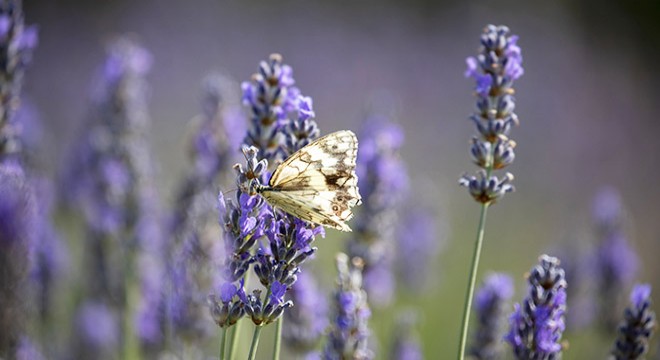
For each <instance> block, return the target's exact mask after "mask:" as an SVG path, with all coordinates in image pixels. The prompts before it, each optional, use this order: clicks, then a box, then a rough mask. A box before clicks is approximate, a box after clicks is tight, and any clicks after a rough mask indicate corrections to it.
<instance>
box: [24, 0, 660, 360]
mask: <svg viewBox="0 0 660 360" xmlns="http://www.w3.org/2000/svg"><path fill="white" fill-rule="evenodd" d="M24 8H25V14H26V23H28V24H32V23H36V24H38V25H39V27H40V31H39V33H40V43H39V47H38V48H37V50H36V52H35V54H34V60H33V64H32V65H31V68H30V69H29V70H28V73H27V77H26V85H25V90H24V94H25V97H26V98H27V101H29V102H30V103H31V104H33V105H34V107H35V109H36V110H37V111H38V112H39V114H40V118H41V120H42V133H43V134H44V136H43V140H42V143H41V144H40V151H39V153H40V160H39V161H40V166H41V167H42V168H43V169H45V171H46V173H48V174H51V175H52V176H53V177H54V178H55V177H56V175H57V174H58V172H59V171H61V170H60V169H61V166H62V164H63V162H64V161H66V159H67V151H69V150H70V148H71V143H72V142H73V141H74V140H75V139H76V136H75V134H77V133H78V129H80V128H81V127H82V125H83V122H84V121H85V119H86V114H87V112H88V110H89V96H90V88H91V79H92V74H93V73H94V71H95V70H96V68H97V67H98V66H99V64H100V63H101V62H102V60H103V57H104V48H105V45H106V44H107V43H108V41H109V40H110V39H112V38H113V37H114V36H116V35H121V34H126V33H131V34H134V36H135V37H137V38H138V39H139V40H140V42H141V43H142V45H144V46H145V47H146V48H147V49H148V50H149V51H151V52H152V54H153V57H154V66H153V70H152V72H151V74H150V75H149V81H150V85H151V90H150V114H151V117H152V126H151V129H152V130H151V132H150V134H149V138H150V141H151V147H152V150H153V153H154V155H155V158H156V160H157V162H158V165H157V172H158V177H157V178H158V184H159V189H160V194H161V195H162V197H163V199H164V203H165V204H168V205H171V204H172V201H173V190H174V188H175V185H176V184H177V183H178V182H179V181H180V179H181V175H182V174H183V172H184V170H185V168H186V164H187V157H186V151H185V146H186V141H187V139H186V134H187V132H188V131H189V130H188V122H189V120H190V119H191V118H192V117H193V116H194V115H195V114H197V113H199V108H200V96H201V87H200V83H201V80H202V78H203V77H204V76H205V75H206V74H207V73H209V72H210V71H212V70H220V71H223V72H224V73H226V74H229V75H230V76H232V77H233V78H234V79H236V80H237V81H244V80H247V79H249V76H250V75H251V74H252V73H254V72H255V71H256V69H257V64H258V62H259V61H260V60H262V59H265V58H266V57H267V56H268V54H270V53H272V52H278V53H280V54H282V55H283V56H284V61H285V63H288V64H289V65H291V66H292V67H293V70H294V76H295V79H296V81H297V85H298V87H299V88H300V89H301V90H302V91H303V93H304V94H305V95H308V96H311V97H312V98H313V100H314V107H315V110H316V114H317V122H318V124H319V126H320V127H321V130H322V132H323V133H329V132H332V131H335V130H340V129H352V130H356V131H357V130H359V127H360V125H359V124H360V122H361V121H362V120H363V118H364V114H365V109H366V107H367V104H369V103H370V101H372V100H373V99H374V98H382V97H383V94H386V96H387V98H388V99H389V101H388V104H389V106H391V108H392V111H394V112H395V114H396V118H397V121H398V123H399V124H400V125H401V126H402V127H403V129H404V130H405V136H406V142H405V145H404V146H403V149H402V157H403V158H404V159H405V162H406V164H407V167H408V171H409V174H410V179H411V183H412V186H411V188H412V189H413V191H412V195H411V196H412V198H413V201H414V203H415V204H418V205H419V206H420V207H426V208H432V209H434V211H435V213H436V214H437V216H438V225H439V229H440V234H439V235H438V241H443V242H444V243H445V244H446V245H445V246H444V248H443V252H442V254H441V255H440V256H439V257H438V258H437V261H436V262H435V264H434V268H433V269H432V270H431V271H432V274H431V278H432V279H433V280H432V281H430V283H429V288H428V291H425V292H424V294H423V295H414V296H413V295H410V294H399V295H400V296H399V297H398V299H399V300H397V305H396V308H397V309H398V308H404V307H414V308H417V309H418V310H419V311H420V314H421V316H420V319H421V323H420V324H419V331H420V335H421V340H422V343H423V347H424V351H425V353H426V355H427V357H428V358H451V357H453V356H455V353H456V344H457V342H458V333H459V329H460V317H461V309H462V302H463V299H464V291H465V284H466V281H467V276H468V267H469V259H470V256H471V251H472V245H473V239H474V236H475V232H476V225H477V220H478V218H477V217H478V206H477V204H476V203H474V201H472V200H471V198H470V197H469V195H468V194H467V192H466V191H465V190H464V189H462V188H460V187H458V185H457V179H458V177H459V176H460V175H461V174H462V173H463V172H466V171H468V172H472V171H473V170H474V169H475V167H474V165H472V164H471V162H470V157H469V153H468V149H469V146H468V140H469V138H470V137H471V135H472V133H473V131H474V130H473V126H472V124H471V123H470V122H469V121H468V120H467V116H468V115H469V114H470V113H471V111H472V110H473V108H474V97H473V96H472V91H473V84H472V81H470V80H467V79H465V78H464V75H463V73H464V70H465V58H466V57H467V56H470V55H474V54H476V51H477V49H478V46H479V42H478V39H479V35H480V34H481V30H482V28H483V27H484V26H485V25H486V24H491V23H492V24H505V25H508V26H509V27H510V28H511V30H512V32H513V33H514V34H518V35H519V36H520V40H519V43H518V44H519V45H520V46H521V48H522V51H523V56H524V63H523V66H524V68H525V75H524V76H523V77H522V78H521V79H520V80H519V81H518V82H517V83H516V86H515V87H516V99H517V108H516V109H517V111H516V112H517V114H518V115H519V117H520V119H521V126H519V127H517V128H515V129H514V131H513V133H512V138H513V139H514V140H515V141H516V142H517V144H518V146H517V147H516V162H515V163H514V164H513V165H512V166H511V167H510V168H509V169H508V170H509V171H511V172H512V173H513V174H514V175H515V177H516V180H515V185H516V187H517V192H516V193H514V194H511V195H509V196H507V197H506V198H505V199H504V201H502V202H501V203H498V204H497V205H496V206H495V207H494V208H493V209H492V211H491V212H490V216H489V218H488V224H487V231H486V238H485V243H484V248H483V256H482V263H481V267H480V274H484V273H485V272H487V271H489V270H496V271H505V272H509V273H510V274H512V275H513V276H514V278H515V279H516V290H517V291H516V295H515V296H514V299H515V300H516V301H519V300H520V299H521V298H522V297H523V296H524V291H525V283H524V277H523V274H524V273H525V272H527V271H528V270H529V268H530V267H531V266H532V265H533V264H534V263H535V262H536V258H537V256H538V255H540V254H541V253H543V252H552V251H558V250H557V249H559V248H561V247H562V246H563V245H564V244H575V243H586V244H588V243H589V242H593V241H595V239H594V235H593V224H592V217H591V206H592V202H593V198H594V196H595V194H596V193H597V191H598V189H600V188H601V187H602V186H613V187H615V188H616V189H618V191H619V192H620V194H621V197H622V199H623V203H624V205H625V209H626V214H627V216H626V229H627V231H628V236H629V239H630V241H631V243H632V244H633V246H634V247H635V249H636V250H637V252H638V254H639V257H640V260H641V263H642V266H641V270H640V272H639V274H638V276H637V278H638V280H639V281H643V282H650V283H651V284H652V285H653V286H654V289H658V286H660V281H659V280H658V278H657V277H656V276H655V275H656V274H658V272H660V264H659V263H658V261H657V258H658V256H657V254H658V250H660V247H659V246H658V241H659V240H660V236H659V235H658V234H660V221H658V214H660V187H658V186H657V185H656V184H657V183H658V176H659V175H660V171H659V170H658V169H659V165H660V155H658V154H660V141H657V138H658V134H660V125H659V124H660V122H658V114H660V101H658V100H659V99H660V90H659V89H660V87H658V86H657V84H658V81H659V80H660V72H659V71H658V67H657V64H658V60H660V56H659V55H660V51H659V49H660V22H658V19H660V17H659V16H660V5H658V3H656V2H654V1H650V0H649V1H635V2H628V1H624V0H618V1H606V2H602V1H595V0H587V1H580V2H575V1H544V2H541V1H527V2H519V1H499V0H498V1H431V0H419V1H407V2H396V1H367V0H364V1H332V2H330V1H327V2H322V1H297V0H295V1H294V0H282V1H277V2H273V1H215V0H199V1H185V2H184V1H175V0H158V1H156V0H152V1H143V0H140V1H121V0H115V1H83V0H78V1H75V0H52V1H26V2H25V4H24ZM236 91H237V94H238V93H239V91H240V89H238V88H237V89H236ZM67 223H68V221H67V220H66V219H61V218H60V219H59V225H60V227H61V228H63V229H62V230H63V231H64V232H65V233H66V232H67V228H66V224H67ZM74 235H75V234H74ZM342 236H343V234H338V233H337V232H334V231H329V236H328V238H326V239H325V240H321V241H319V242H318V243H317V246H318V247H319V248H320V249H319V259H318V260H317V261H316V263H315V265H314V266H313V268H314V271H315V272H316V273H317V274H318V275H319V277H320V279H321V282H322V284H324V286H326V287H330V286H331V285H332V283H333V278H334V270H333V269H334V268H333V265H332V263H333V260H332V259H333V256H334V253H335V252H336V251H338V250H340V249H342V248H343V245H342V240H343V237H342ZM74 238H75V236H74ZM72 241H73V243H72V244H74V245H75V244H76V243H75V241H76V240H72ZM76 270H80V269H74V271H76ZM569 289H570V284H569ZM569 291H570V290H569ZM656 291H657V290H656ZM569 307H570V304H569ZM395 312H396V311H395V310H385V311H375V312H374V317H373V319H372V324H373V325H374V330H375V332H376V334H377V336H378V339H379V341H378V343H379V344H380V345H381V346H382V347H383V348H382V349H381V350H382V352H381V355H380V356H379V358H382V357H384V355H383V354H384V353H385V352H384V351H385V349H386V347H387V345H386V344H388V342H389V341H390V337H391V330H392V327H393V319H394V317H395V316H394V314H395ZM265 336H269V335H265ZM564 338H565V339H567V340H568V341H569V342H570V348H569V350H568V351H567V352H566V353H565V358H567V359H587V358H603V357H604V356H605V354H606V352H607V351H608V349H609V347H610V345H609V344H610V343H611V340H612V339H610V338H608V337H607V336H606V335H602V334H599V333H596V332H590V331H588V330H585V331H579V332H569V333H567V334H566V335H565V336H564ZM266 343H268V340H264V344H266ZM266 346H268V345H264V347H266ZM651 348H652V350H651V353H652V355H653V356H654V354H655V352H656V351H655V348H656V345H655V343H654V344H653V345H652V347H651ZM594 354H599V355H598V356H596V355H594ZM600 354H602V355H600Z"/></svg>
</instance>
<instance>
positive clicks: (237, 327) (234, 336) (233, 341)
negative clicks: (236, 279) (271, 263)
mask: <svg viewBox="0 0 660 360" xmlns="http://www.w3.org/2000/svg"><path fill="white" fill-rule="evenodd" d="M249 278H250V272H249V271H248V272H246V273H245V276H244V277H243V279H244V280H243V282H244V284H246V285H247V284H248V280H249ZM243 322H244V321H242V319H239V320H238V322H237V323H236V324H235V325H234V326H233V328H234V331H233V332H232V333H231V343H230V348H229V355H228V356H227V359H229V360H234V352H235V351H236V347H237V346H238V334H239V333H240V332H241V324H242V323H243Z"/></svg>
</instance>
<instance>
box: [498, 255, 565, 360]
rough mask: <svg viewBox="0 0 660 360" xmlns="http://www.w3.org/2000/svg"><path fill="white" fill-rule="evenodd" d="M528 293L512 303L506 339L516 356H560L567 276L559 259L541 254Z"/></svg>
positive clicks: (548, 358)
mask: <svg viewBox="0 0 660 360" xmlns="http://www.w3.org/2000/svg"><path fill="white" fill-rule="evenodd" d="M527 282H528V283H529V292H528V295H527V297H525V299H524V300H523V301H522V303H520V304H515V306H514V309H515V310H514V312H513V314H512V315H511V317H510V318H509V325H510V330H509V333H508V334H507V335H506V337H505V340H506V341H507V342H508V343H509V344H510V345H511V348H512V349H513V354H514V356H515V357H516V359H519V360H527V359H542V360H553V359H560V358H561V352H562V344H561V336H562V333H563V332H564V329H565V323H564V314H565V312H566V277H565V275H564V269H562V268H561V267H560V266H559V259H557V258H555V257H552V256H548V255H542V256H541V257H540V258H539V263H538V264H537V265H536V266H534V267H533V268H532V270H531V271H530V273H529V275H528V278H527Z"/></svg>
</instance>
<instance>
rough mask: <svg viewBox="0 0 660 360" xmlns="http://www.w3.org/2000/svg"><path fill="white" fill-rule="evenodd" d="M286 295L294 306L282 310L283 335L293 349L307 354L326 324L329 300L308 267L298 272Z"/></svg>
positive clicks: (302, 354)
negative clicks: (307, 269)
mask: <svg viewBox="0 0 660 360" xmlns="http://www.w3.org/2000/svg"><path fill="white" fill-rule="evenodd" d="M289 299H291V301H293V304H294V306H293V307H292V308H291V309H289V310H288V311H286V312H285V313H284V323H285V324H286V326H284V328H283V329H282V339H283V340H284V343H285V344H286V345H287V347H288V348H289V350H290V351H291V352H292V353H294V354H296V355H298V356H306V355H308V354H309V353H310V352H312V351H313V350H314V349H315V348H316V345H317V344H318V342H319V340H320V339H321V337H322V336H323V334H324V332H325V329H326V327H327V326H328V316H327V315H328V314H327V312H328V304H327V302H326V300H325V297H324V296H323V292H322V291H321V290H320V289H319V288H318V287H317V285H316V283H315V282H314V277H313V276H312V274H310V273H309V272H307V271H304V272H300V273H299V274H298V280H297V281H296V282H295V283H294V284H293V285H292V286H291V289H289Z"/></svg>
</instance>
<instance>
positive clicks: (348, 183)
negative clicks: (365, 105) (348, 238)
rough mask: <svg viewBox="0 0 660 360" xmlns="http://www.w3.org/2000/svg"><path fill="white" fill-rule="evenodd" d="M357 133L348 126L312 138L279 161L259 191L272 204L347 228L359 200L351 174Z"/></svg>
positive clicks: (352, 174) (307, 217) (331, 224)
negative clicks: (267, 183)
mask: <svg viewBox="0 0 660 360" xmlns="http://www.w3.org/2000/svg"><path fill="white" fill-rule="evenodd" d="M357 144H358V143H357V137H356V136H355V134H353V132H351V131H348V130H343V131H338V132H335V133H332V134H328V135H326V136H323V137H321V138H318V139H316V140H315V141H314V142H312V143H310V144H309V145H307V146H305V147H304V148H302V149H300V150H299V151H297V152H296V153H294V154H293V155H291V156H290V157H289V158H288V159H286V160H285V161H284V162H283V163H282V164H280V165H279V166H278V167H277V169H276V170H275V172H274V173H273V175H272V177H271V179H270V186H269V187H267V188H264V189H263V190H262V192H261V193H262V195H263V196H264V197H265V198H266V200H267V201H268V202H270V203H271V204H272V205H274V206H276V207H279V208H281V209H282V210H284V211H286V212H288V213H290V214H292V215H294V216H296V217H299V218H300V219H303V220H306V221H310V222H313V223H317V224H322V225H326V226H330V227H333V228H335V229H338V230H342V231H350V228H349V227H348V225H346V224H345V221H348V220H349V219H351V218H352V217H353V212H352V210H351V208H352V207H353V206H356V205H358V204H359V203H360V194H359V191H358V188H357V176H356V175H355V161H356V157H357Z"/></svg>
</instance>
